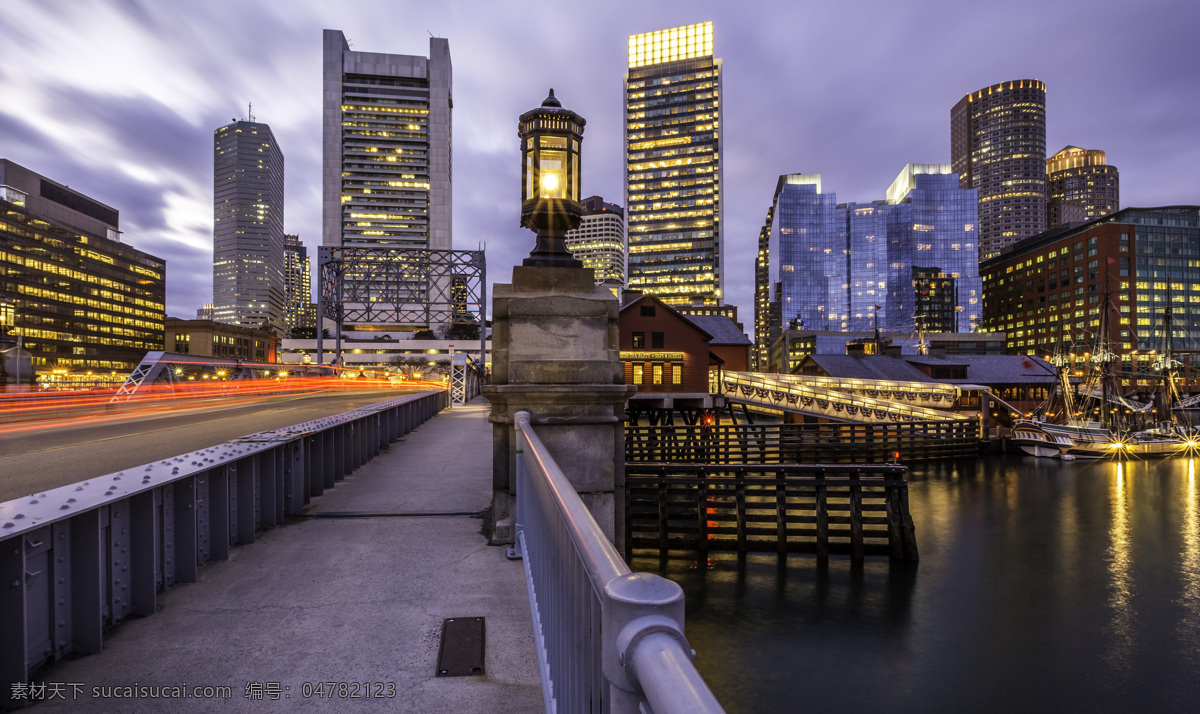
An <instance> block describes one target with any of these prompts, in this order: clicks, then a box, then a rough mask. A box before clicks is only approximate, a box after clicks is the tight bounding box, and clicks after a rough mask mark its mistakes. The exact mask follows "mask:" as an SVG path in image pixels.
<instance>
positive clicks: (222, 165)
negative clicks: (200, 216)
mask: <svg viewBox="0 0 1200 714" xmlns="http://www.w3.org/2000/svg"><path fill="white" fill-rule="evenodd" d="M283 306H284V283H283V152H281V151H280V150H279V144H278V142H276V141H275V136H274V135H273V134H272V133H271V127H269V126H267V125H266V124H260V123H257V122H254V121H235V122H233V123H232V124H226V125H225V126H223V127H221V128H219V129H217V130H216V131H215V132H213V319H215V320H216V321H217V322H226V323H229V324H234V325H241V326H243V327H259V328H265V329H270V330H271V331H272V332H273V333H275V334H276V335H282V334H283V331H284V326H283Z"/></svg>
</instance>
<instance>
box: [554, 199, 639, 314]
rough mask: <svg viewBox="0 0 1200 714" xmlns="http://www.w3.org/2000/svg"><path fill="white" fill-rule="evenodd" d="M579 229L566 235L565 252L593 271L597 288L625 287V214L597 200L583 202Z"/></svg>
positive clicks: (618, 288)
mask: <svg viewBox="0 0 1200 714" xmlns="http://www.w3.org/2000/svg"><path fill="white" fill-rule="evenodd" d="M582 203H583V219H582V220H581V221H580V222H579V227H578V228H576V229H574V230H570V231H567V237H566V243H567V250H569V251H571V255H572V256H574V257H575V258H577V259H579V260H581V261H583V267H585V268H591V269H592V270H594V271H596V285H605V286H608V287H614V288H616V289H617V290H618V292H619V291H620V289H621V288H622V287H624V285H625V210H624V209H622V208H621V207H620V206H618V205H616V204H613V203H605V202H604V199H603V198H601V197H600V196H589V197H588V198H585V199H583V201H582Z"/></svg>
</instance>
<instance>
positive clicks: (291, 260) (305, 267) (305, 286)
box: [283, 235, 317, 334]
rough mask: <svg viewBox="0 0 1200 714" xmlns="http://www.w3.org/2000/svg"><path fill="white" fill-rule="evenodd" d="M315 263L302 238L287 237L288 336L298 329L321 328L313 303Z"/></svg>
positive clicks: (284, 254) (284, 262)
mask: <svg viewBox="0 0 1200 714" xmlns="http://www.w3.org/2000/svg"><path fill="white" fill-rule="evenodd" d="M311 274H312V262H311V261H310V260H309V259H308V248H306V247H305V246H304V244H303V243H301V242H300V236H298V235H284V236H283V281H284V285H285V286H286V293H287V301H286V302H287V308H286V309H285V310H284V312H283V318H284V324H285V325H286V326H287V330H288V334H291V332H292V330H295V329H307V328H313V327H316V326H317V323H316V312H315V310H314V309H313V301H312V279H311V278H310V277H309V276H310V275H311Z"/></svg>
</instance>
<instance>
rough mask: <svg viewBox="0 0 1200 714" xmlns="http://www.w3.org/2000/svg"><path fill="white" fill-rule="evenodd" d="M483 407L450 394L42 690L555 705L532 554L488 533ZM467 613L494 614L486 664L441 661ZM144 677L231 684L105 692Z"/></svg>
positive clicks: (296, 704)
mask: <svg viewBox="0 0 1200 714" xmlns="http://www.w3.org/2000/svg"><path fill="white" fill-rule="evenodd" d="M487 412H488V407H487V405H486V403H484V402H482V400H479V399H477V400H476V401H475V402H473V403H472V404H469V405H467V406H463V407H455V408H453V409H450V410H446V411H443V412H442V413H441V414H439V415H438V416H436V417H435V418H433V419H432V420H430V421H429V422H427V423H425V424H424V425H422V426H421V427H419V428H418V429H417V430H416V431H414V432H412V433H411V434H409V435H408V436H406V437H404V438H403V439H402V440H401V441H399V442H397V443H395V444H393V445H391V447H390V448H388V449H387V450H385V451H384V452H382V453H381V454H380V455H379V456H378V457H376V458H375V459H373V460H371V461H369V462H367V463H366V464H365V465H364V466H363V467H362V468H360V469H359V470H358V471H356V472H355V473H353V474H351V475H350V476H349V477H348V478H347V479H346V480H345V481H344V482H341V483H339V484H338V485H337V487H336V488H334V489H332V490H329V491H326V492H325V494H324V495H323V496H321V497H319V498H317V499H315V501H314V504H313V507H312V508H311V509H310V510H309V512H308V514H307V517H305V518H303V519H301V520H299V522H295V523H292V524H289V525H287V526H284V527H281V528H277V529H275V530H272V531H268V532H265V533H260V534H259V536H258V540H257V542H256V543H254V544H253V545H249V546H245V547H238V548H235V549H234V550H233V553H232V555H231V557H230V559H229V560H228V561H226V562H220V563H214V564H211V565H208V566H206V567H204V568H201V570H200V578H199V582H197V583H194V584H186V585H177V586H175V587H173V588H171V589H169V590H167V591H165V592H163V593H160V595H159V600H158V602H159V611H158V613H157V614H155V615H153V616H151V617H147V618H142V619H132V620H127V621H125V622H123V623H122V624H121V625H119V626H118V627H117V628H115V629H114V630H113V631H112V633H111V634H108V635H106V636H105V647H104V651H103V652H102V653H100V654H97V655H90V656H87V657H83V658H81V659H78V660H74V661H67V662H61V663H59V664H57V665H55V666H54V667H53V668H51V669H49V670H48V671H46V672H45V673H44V674H43V676H42V677H41V678H40V681H41V682H44V683H46V684H47V687H46V689H45V690H44V691H45V693H46V695H47V696H48V693H49V692H51V691H56V692H58V693H60V694H62V695H64V696H65V697H66V701H63V700H56V701H53V702H51V701H44V702H42V704H41V705H39V706H38V707H37V709H36V711H58V710H62V711H66V710H67V709H68V708H69V709H70V711H72V712H76V711H105V712H109V711H123V712H124V711H130V712H139V711H144V712H149V711H155V712H159V711H188V712H193V711H195V712H208V711H211V712H228V711H253V712H263V711H271V710H272V709H274V710H275V711H279V712H285V711H291V710H294V709H302V710H339V711H341V710H353V711H359V710H368V711H372V710H384V709H387V710H390V711H402V712H464V713H465V712H528V711H537V710H540V709H542V706H543V704H542V693H541V685H540V683H539V680H538V671H537V658H536V654H535V651H534V645H533V628H532V625H531V622H530V614H529V601H528V596H527V593H526V589H525V581H524V572H523V570H522V566H521V562H520V561H510V560H507V559H506V558H505V549H504V548H501V547H494V546H489V545H488V544H487V541H486V539H485V538H484V536H483V535H482V532H481V531H482V523H483V521H482V518H480V517H479V515H477V514H479V513H480V512H481V511H483V510H484V509H485V508H487V506H488V505H489V504H490V502H491V493H492V467H491V459H492V438H491V425H490V424H488V422H487ZM460 617H472V618H473V617H484V618H486V649H485V657H484V668H485V672H484V674H482V675H480V676H466V677H437V676H436V674H437V672H436V668H437V659H438V648H439V643H440V637H441V629H442V621H443V620H444V619H445V618H460ZM331 684H332V685H333V686H332V687H331V686H330V685H331ZM73 685H74V686H73ZM356 685H357V686H356ZM135 686H136V687H156V688H157V687H182V688H185V689H186V691H187V692H188V693H189V694H191V693H193V692H194V691H195V690H194V688H195V687H229V688H230V692H229V696H228V698H215V699H208V698H196V697H191V698H188V699H186V700H182V701H181V700H176V699H173V700H170V701H166V700H164V699H162V698H158V699H150V698H125V699H121V700H120V701H114V700H112V699H104V698H101V697H102V696H103V695H105V694H125V693H127V692H123V691H121V690H120V689H119V688H121V687H135ZM368 689H369V692H368V691H367V690H368ZM133 693H134V694H136V693H137V691H136V690H135V691H134V692H133ZM160 694H161V692H160ZM354 694H357V695H358V696H357V697H354V696H352V695H354ZM94 695H100V696H95V697H94ZM276 697H277V698H276ZM375 697H380V698H375ZM72 700H73V701H72Z"/></svg>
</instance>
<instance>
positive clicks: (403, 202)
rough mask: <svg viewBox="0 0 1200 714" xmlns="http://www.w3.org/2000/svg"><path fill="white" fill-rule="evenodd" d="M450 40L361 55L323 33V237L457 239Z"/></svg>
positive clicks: (445, 243)
mask: <svg viewBox="0 0 1200 714" xmlns="http://www.w3.org/2000/svg"><path fill="white" fill-rule="evenodd" d="M451 79H452V68H451V65H450V44H449V42H448V41H447V40H446V39H444V38H441V37H432V38H430V40H429V57H428V58H425V57H420V56H413V55H394V54H383V53H378V52H358V51H354V50H351V49H350V46H349V44H348V43H347V42H346V37H345V35H343V34H342V33H341V32H340V31H338V30H325V33H324V80H323V82H324V97H325V100H324V109H323V127H324V129H323V161H322V171H323V177H324V178H323V182H322V189H323V190H322V244H323V245H329V246H347V247H350V246H358V247H384V248H433V249H439V250H449V249H450V246H451V210H450V208H451V203H450V183H451V160H450V159H451V151H450V133H451V132H450V130H451V122H450V114H451V107H452V106H453V101H452V99H451Z"/></svg>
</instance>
